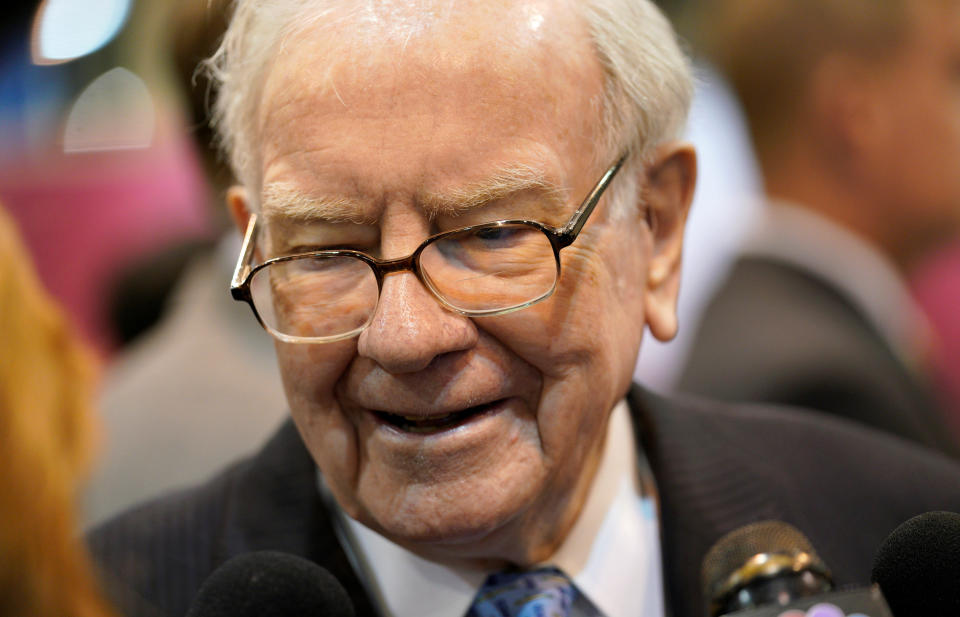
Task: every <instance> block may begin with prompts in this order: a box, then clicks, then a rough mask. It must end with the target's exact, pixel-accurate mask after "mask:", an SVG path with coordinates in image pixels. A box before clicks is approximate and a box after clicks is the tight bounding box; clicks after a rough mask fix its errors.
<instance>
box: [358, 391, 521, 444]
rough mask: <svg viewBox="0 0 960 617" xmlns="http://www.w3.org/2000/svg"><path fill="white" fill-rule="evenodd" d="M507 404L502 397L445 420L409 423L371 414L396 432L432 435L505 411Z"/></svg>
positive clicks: (449, 416)
mask: <svg viewBox="0 0 960 617" xmlns="http://www.w3.org/2000/svg"><path fill="white" fill-rule="evenodd" d="M506 405H507V399H500V400H497V401H493V402H492V403H487V404H485V405H478V406H476V407H471V408H470V409H465V410H463V411H458V412H454V413H452V414H449V415H448V416H446V417H445V418H444V420H436V421H429V422H420V423H407V422H405V421H404V420H403V419H402V418H399V417H398V416H395V415H391V414H385V413H382V412H376V411H373V412H371V415H373V417H374V418H375V419H376V420H377V422H378V423H379V424H380V426H382V427H384V428H386V429H388V430H390V431H392V432H394V433H396V434H399V435H405V436H410V437H430V436H434V435H443V434H445V433H450V432H453V431H459V430H461V429H463V428H465V427H467V426H469V425H471V424H474V423H476V422H479V421H480V420H483V419H484V418H487V417H489V416H491V415H494V414H496V413H498V412H500V411H503V410H504V409H505V408H506ZM397 418H399V419H397Z"/></svg>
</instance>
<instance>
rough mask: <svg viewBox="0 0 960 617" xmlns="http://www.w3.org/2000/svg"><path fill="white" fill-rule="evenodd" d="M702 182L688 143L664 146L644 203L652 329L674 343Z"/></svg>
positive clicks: (649, 171) (650, 176)
mask: <svg viewBox="0 0 960 617" xmlns="http://www.w3.org/2000/svg"><path fill="white" fill-rule="evenodd" d="M696 182H697V155H696V151H695V150H694V148H693V146H692V145H690V144H688V143H683V142H671V143H667V144H663V145H662V146H660V148H659V149H658V150H657V153H656V155H655V158H654V161H653V163H652V164H650V165H648V166H647V171H646V182H645V200H644V202H645V205H646V207H647V208H648V211H647V212H648V214H647V216H648V219H647V220H648V221H650V234H651V239H652V243H653V247H652V248H653V250H652V253H651V256H650V263H649V264H648V265H647V287H646V290H645V294H644V305H645V309H646V311H645V313H646V320H647V325H648V326H649V328H650V332H651V333H652V334H653V335H654V336H655V337H657V338H658V339H660V340H661V341H669V340H670V339H672V338H673V337H674V336H675V335H676V333H677V295H678V293H679V289H680V266H681V263H682V259H681V257H682V253H683V230H684V227H685V226H686V222H687V215H688V214H689V212H690V204H691V202H692V201H693V192H694V187H695V186H696Z"/></svg>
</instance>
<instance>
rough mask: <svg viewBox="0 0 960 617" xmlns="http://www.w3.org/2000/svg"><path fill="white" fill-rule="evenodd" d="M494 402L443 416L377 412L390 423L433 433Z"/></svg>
mask: <svg viewBox="0 0 960 617" xmlns="http://www.w3.org/2000/svg"><path fill="white" fill-rule="evenodd" d="M492 404H493V403H485V404H483V405H477V406H474V407H470V408H468V409H464V410H462V411H455V412H452V413H447V414H444V415H442V416H408V415H404V414H393V413H389V412H386V411H381V412H377V414H378V415H379V416H380V417H381V418H382V419H384V420H386V421H387V422H389V423H390V424H392V425H394V426H396V427H398V428H401V429H402V430H405V431H408V432H411V433H433V432H437V431H440V430H444V429H445V428H446V427H447V426H452V425H453V424H456V423H459V422H461V421H462V420H464V419H466V418H469V417H471V416H473V415H474V414H476V413H480V412H482V411H485V410H486V409H488V408H489V407H490V405H492Z"/></svg>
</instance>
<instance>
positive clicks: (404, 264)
mask: <svg viewBox="0 0 960 617" xmlns="http://www.w3.org/2000/svg"><path fill="white" fill-rule="evenodd" d="M213 66H214V69H215V74H216V75H217V76H218V78H219V79H220V81H221V83H222V85H221V90H220V96H219V101H218V104H217V105H218V108H217V110H218V122H219V127H220V130H221V131H222V133H223V136H224V140H225V145H226V147H227V149H228V152H229V153H230V156H231V160H232V163H233V165H234V168H235V171H236V172H237V174H238V177H239V178H240V179H241V181H242V183H243V187H242V188H236V189H234V190H232V191H231V192H230V193H229V196H228V201H229V206H230V209H231V211H232V213H233V215H234V217H235V219H236V221H237V224H238V226H239V227H240V229H242V230H244V232H245V241H244V249H243V251H242V254H241V256H240V259H239V262H238V265H237V271H236V274H235V276H234V280H233V293H234V295H235V297H237V298H238V299H241V300H245V301H247V302H248V303H249V304H250V305H251V307H252V308H253V311H254V313H255V314H256V316H257V318H258V319H259V321H260V322H261V324H262V325H263V326H264V328H265V329H266V330H267V331H269V332H270V334H271V335H273V337H274V338H275V339H276V349H277V357H278V361H279V365H280V369H281V373H282V375H283V379H284V384H285V388H286V394H287V399H288V401H289V404H290V409H291V415H292V420H293V421H292V423H288V424H287V425H286V426H285V427H284V428H283V429H282V430H281V431H280V432H279V433H278V434H277V435H276V436H274V438H273V439H272V440H271V441H270V442H269V443H268V444H267V445H266V446H265V447H264V449H263V450H262V451H261V452H260V453H259V454H258V455H256V456H255V457H254V458H252V459H249V460H247V461H243V462H240V463H238V464H237V465H236V466H234V467H232V468H230V469H229V470H227V471H226V472H225V473H224V474H223V475H221V476H219V477H218V478H216V479H214V480H213V481H212V482H211V483H209V484H207V485H205V486H202V487H198V488H196V489H192V490H189V491H186V492H183V493H179V494H175V495H172V496H168V497H165V498H162V499H161V500H159V501H157V502H154V503H151V504H148V505H146V506H142V507H141V508H139V509H137V510H134V511H132V512H129V513H127V514H125V515H122V516H121V517H120V518H118V519H116V520H114V521H112V522H110V523H108V524H107V525H106V526H105V527H103V528H101V529H99V530H98V531H96V532H95V533H94V534H93V537H92V546H93V550H94V552H95V554H96V555H97V556H98V559H99V561H100V563H101V564H102V567H103V570H104V573H105V578H106V580H107V582H108V584H110V585H111V586H112V588H113V589H114V590H115V592H116V594H117V597H118V598H119V599H120V602H122V603H124V604H125V606H126V607H127V608H128V612H130V613H142V614H164V615H180V614H182V613H183V612H184V611H185V610H186V609H187V607H188V606H189V605H190V603H191V601H192V599H193V597H194V595H195V594H196V591H197V588H198V587H199V586H200V584H201V583H202V582H203V580H204V579H205V578H206V577H207V576H208V575H209V573H210V572H211V571H212V570H214V569H215V568H216V567H217V566H218V565H219V564H220V563H222V562H223V561H224V560H226V559H227V558H229V557H231V556H233V555H237V554H240V553H243V552H247V551H252V550H258V549H277V550H282V551H286V552H290V553H294V554H297V555H302V556H305V557H307V558H309V559H311V560H313V561H316V562H317V563H320V564H322V565H323V566H325V567H326V568H328V569H329V570H331V571H332V572H333V573H334V574H335V575H336V576H337V577H338V578H339V579H340V580H341V582H342V583H343V584H344V585H345V587H346V588H347V590H348V592H349V594H350V595H351V597H352V598H353V601H354V603H355V604H356V607H357V611H358V613H360V614H363V615H373V614H381V615H397V616H399V615H436V616H448V617H462V616H463V615H490V614H500V613H493V612H491V611H494V610H499V609H495V608H494V607H492V606H490V598H491V597H493V596H496V595H497V594H498V593H500V591H498V590H497V589H494V587H497V586H498V584H500V583H505V584H506V587H507V588H510V586H511V585H513V586H517V585H531V586H534V587H535V588H537V589H543V587H541V586H542V585H548V584H549V585H552V588H551V590H550V591H544V592H543V593H538V594H533V595H534V596H535V597H533V598H532V601H533V602H534V603H540V604H538V605H537V607H527V610H530V611H546V610H551V611H557V613H556V614H567V613H566V612H560V611H561V608H560V607H559V606H553V607H552V608H550V609H548V608H546V607H545V606H543V605H542V603H543V602H548V601H554V600H555V601H557V602H559V604H561V605H564V606H565V608H563V609H562V610H563V611H566V610H567V609H570V610H571V611H572V612H570V613H569V614H571V615H607V616H608V617H616V616H627V615H637V616H639V615H645V616H660V615H677V616H688V615H689V616H694V615H700V614H701V613H702V610H703V609H702V601H701V592H700V589H699V588H700V582H699V571H700V565H701V564H700V562H701V560H702V558H703V555H704V553H705V552H706V551H707V549H708V548H709V547H710V545H711V544H712V543H713V542H714V541H715V540H716V539H717V538H718V537H719V536H720V535H721V534H723V533H725V532H727V531H729V530H731V529H734V528H736V527H739V526H741V525H744V524H746V523H748V522H751V521H754V520H757V519H761V518H774V519H781V520H785V521H789V522H793V523H795V524H797V525H798V526H799V527H801V529H802V530H803V531H804V532H806V533H807V534H808V535H809V536H810V538H811V539H812V541H813V543H814V545H815V546H816V547H817V548H818V549H819V550H820V552H821V553H822V555H823V557H824V558H825V559H826V560H827V562H828V564H829V565H830V566H832V567H833V569H834V573H835V576H836V578H837V580H838V582H841V583H845V582H863V581H865V580H866V578H867V576H868V573H869V566H870V560H871V558H872V554H873V551H874V549H875V548H876V545H877V544H878V543H879V542H880V541H881V540H882V539H883V537H884V536H885V535H886V534H887V533H888V532H889V531H890V530H891V529H892V528H893V527H894V526H895V525H896V524H898V523H899V522H901V521H902V520H903V519H905V518H906V517H907V516H909V515H911V514H915V513H918V512H921V511H924V510H929V509H933V508H954V509H957V508H960V471H958V469H957V468H956V467H954V466H953V464H952V463H950V462H948V461H946V460H942V459H940V458H938V457H937V456H935V455H933V454H928V453H926V452H922V451H919V450H912V449H910V448H909V447H907V446H904V445H902V444H899V443H896V442H891V441H888V440H885V439H883V438H878V437H877V436H874V435H863V434H860V433H859V432H857V431H856V430H854V429H851V428H850V427H848V426H846V425H843V424H840V423H831V424H823V425H821V424H819V423H818V422H815V421H813V420H810V419H809V418H807V417H805V416H799V417H795V416H793V415H789V414H779V415H775V414H767V413H765V412H763V411H762V410H759V411H758V410H738V409H727V408H723V407H720V406H718V405H714V404H710V403H695V402H685V403H674V402H669V401H666V400H662V399H659V398H657V397H654V396H653V395H650V394H648V393H645V392H643V391H641V390H639V389H636V390H634V391H633V393H632V394H630V395H629V397H628V391H629V390H630V376H631V373H632V369H633V364H634V359H635V358H636V353H637V350H638V348H639V345H640V339H641V335H642V332H643V330H644V328H645V327H647V328H649V330H650V332H651V333H652V334H653V335H654V336H656V337H658V338H660V339H669V338H670V337H671V336H673V334H674V331H675V329H676V320H675V314H674V307H675V302H676V295H677V289H678V280H677V276H678V274H677V273H678V267H679V263H680V248H681V241H682V232H683V224H684V220H685V215H686V210H687V206H688V204H689V202H690V198H691V193H692V190H693V184H694V176H695V158H694V154H693V152H692V150H691V148H690V147H689V146H688V145H686V144H683V143H680V142H676V141H673V139H672V138H673V136H674V135H675V134H676V133H677V131H678V130H679V129H680V126H681V123H682V119H683V116H684V114H685V111H686V108H687V104H688V99H689V92H690V79H689V74H688V68H687V63H686V61H685V60H684V58H683V56H682V54H681V53H680V51H679V50H678V48H677V45H676V43H675V40H674V37H673V34H672V31H671V29H670V27H669V25H668V24H667V22H666V21H665V20H664V18H663V17H662V16H661V15H660V14H659V13H658V11H657V10H656V9H655V8H654V6H653V5H652V4H651V3H649V2H646V1H638V0H631V1H626V0H624V1H600V0H595V1H591V2H565V1H556V2H544V1H542V0H522V1H515V0H511V1H506V0H504V1H497V2H490V1H466V2H455V3H454V2H447V1H443V2H440V1H436V2H434V1H430V0H424V1H422V2H403V3H397V2H379V3H375V2H359V1H358V2H343V1H338V2H323V1H320V0H318V1H312V2H309V1H308V2H303V1H299V2H294V1H292V0H291V1H287V2H285V1H274V2H254V1H247V2H241V3H240V4H239V6H238V8H237V13H236V14H235V16H234V17H233V20H232V23H231V26H230V29H229V31H228V33H227V35H226V38H225V40H224V43H223V47H222V48H221V51H220V52H219V54H218V56H217V57H216V58H215V59H214V61H213ZM224 430H230V428H229V426H226V427H224ZM814 451H816V453H817V454H816V456H812V455H811V453H812V452H814ZM850 452H854V453H856V456H852V457H851V456H850V455H849V453H850ZM834 457H839V458H838V459H837V460H836V461H834V460H833V459H834ZM840 459H842V460H840ZM893 460H895V461H896V464H895V465H894V464H893V463H891V461H893ZM794 471H796V472H797V473H793V472H794ZM908 480H909V484H908ZM814 496H816V499H815V500H814V499H811V498H812V497H814ZM868 499H869V501H870V503H869V505H868V504H867V501H868ZM813 502H815V505H814V503H813ZM825 504H826V507H824V505H825ZM547 581H549V583H548V582H547ZM525 595H530V594H525ZM151 611H153V612H152V613H151ZM509 614H513V613H509ZM530 614H539V613H535V612H534V613H530ZM549 614H554V613H549Z"/></svg>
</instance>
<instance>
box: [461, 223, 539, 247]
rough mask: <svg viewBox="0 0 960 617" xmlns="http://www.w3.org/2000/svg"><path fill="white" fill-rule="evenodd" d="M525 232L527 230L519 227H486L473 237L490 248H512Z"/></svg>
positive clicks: (477, 231)
mask: <svg viewBox="0 0 960 617" xmlns="http://www.w3.org/2000/svg"><path fill="white" fill-rule="evenodd" d="M525 232H527V230H526V229H523V228H517V227H484V228H482V229H478V230H476V231H475V232H474V233H473V236H474V237H475V238H476V239H478V240H480V241H482V243H483V244H484V245H486V246H487V247H489V248H498V247H507V246H512V245H513V244H514V243H516V241H517V240H518V239H519V238H520V236H522V235H523V234H524V233H525Z"/></svg>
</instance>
